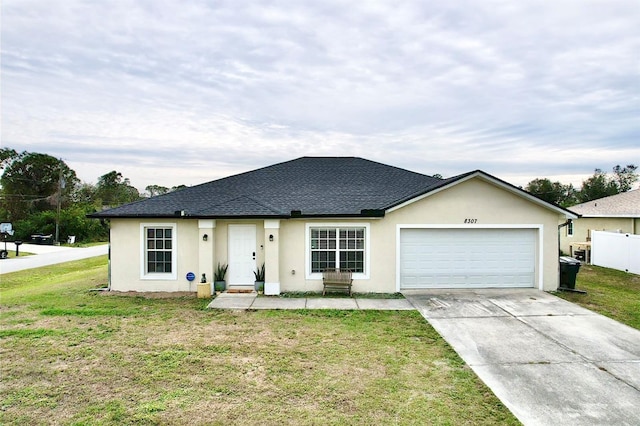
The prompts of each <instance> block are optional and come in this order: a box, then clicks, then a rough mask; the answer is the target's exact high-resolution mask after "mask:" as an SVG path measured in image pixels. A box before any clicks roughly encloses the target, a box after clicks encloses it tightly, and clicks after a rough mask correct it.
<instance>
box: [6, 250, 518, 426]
mask: <svg viewBox="0 0 640 426" xmlns="http://www.w3.org/2000/svg"><path fill="white" fill-rule="evenodd" d="M79 265H81V266H82V268H83V270H84V271H93V273H94V279H93V280H92V279H87V277H85V281H84V284H83V283H81V282H79V281H75V278H74V277H75V275H74V273H73V272H70V271H69V272H66V273H65V272H63V273H61V274H62V276H63V278H56V280H58V279H62V280H64V275H65V274H69V275H67V278H69V281H68V286H67V287H64V286H62V287H60V286H58V285H53V287H54V289H55V290H54V291H48V290H46V283H43V284H42V287H29V288H30V290H29V291H28V292H27V293H23V294H22V296H20V295H19V294H18V293H16V292H15V291H16V290H17V289H18V287H16V286H15V285H8V286H7V288H11V289H14V290H11V292H12V293H10V297H7V298H4V297H3V299H2V306H1V309H0V327H1V329H0V332H1V334H0V357H1V358H2V359H3V360H10V361H9V362H3V363H2V364H1V365H0V374H1V375H2V382H1V384H0V423H2V424H38V423H42V424H47V423H59V424H88V423H90V424H157V423H162V424H166V423H169V424H186V423H188V424H225V425H226V424H267V425H269V424H273V425H275V424H283V423H285V424H354V423H360V424H474V425H475V424H498V423H499V424H517V421H516V420H515V419H514V417H513V416H512V415H511V414H510V413H509V411H508V410H507V409H506V408H505V407H504V406H502V405H501V403H500V402H499V401H498V400H497V398H496V397H495V396H494V395H493V394H492V393H491V392H490V391H489V390H488V389H487V388H486V387H485V386H484V385H483V384H482V383H481V382H480V381H479V379H478V378H477V377H476V376H475V375H474V373H473V372H472V371H471V370H470V369H469V368H468V367H466V366H465V364H464V363H463V362H462V361H461V360H460V358H459V357H458V356H457V355H456V354H455V352H453V351H452V349H451V348H450V347H449V346H448V345H447V344H446V343H445V342H444V341H443V340H442V339H441V338H440V336H439V335H438V334H437V333H436V332H435V331H434V330H433V329H432V328H431V327H430V326H429V325H428V324H427V323H426V322H425V321H424V319H423V318H422V317H421V316H420V315H419V314H418V313H416V312H375V311H254V312H251V311H249V312H230V311H211V310H206V309H205V305H206V302H203V301H201V300H198V299H194V298H192V297H185V298H177V299H145V298H142V297H122V296H113V297H101V296H99V295H97V294H96V293H94V292H89V291H88V289H89V288H91V287H93V286H94V285H93V284H92V283H93V282H94V281H95V280H97V281H100V280H104V276H105V275H104V274H105V268H104V265H103V264H100V263H99V262H98V263H96V264H93V266H92V264H90V263H89V264H86V263H82V264H79ZM5 277H6V276H4V277H3V278H5ZM99 277H102V278H99ZM9 279H11V277H9ZM52 279H53V278H52ZM60 293H64V295H63V296H61V294H60ZM2 295H3V293H0V296H2Z"/></svg>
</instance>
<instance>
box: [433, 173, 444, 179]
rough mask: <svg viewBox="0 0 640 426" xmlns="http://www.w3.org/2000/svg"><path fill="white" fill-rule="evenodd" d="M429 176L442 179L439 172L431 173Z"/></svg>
mask: <svg viewBox="0 0 640 426" xmlns="http://www.w3.org/2000/svg"><path fill="white" fill-rule="evenodd" d="M431 177H434V178H436V179H442V175H441V174H440V173H436V174H435V175H431Z"/></svg>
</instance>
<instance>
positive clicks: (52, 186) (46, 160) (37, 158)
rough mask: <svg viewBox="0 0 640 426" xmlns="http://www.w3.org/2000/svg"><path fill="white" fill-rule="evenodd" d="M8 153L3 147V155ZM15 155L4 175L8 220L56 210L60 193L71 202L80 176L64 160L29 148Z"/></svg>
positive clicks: (61, 197)
mask: <svg viewBox="0 0 640 426" xmlns="http://www.w3.org/2000/svg"><path fill="white" fill-rule="evenodd" d="M13 152H15V151H13ZM6 153H7V151H3V155H5V154H6ZM11 158H13V160H12V161H11V160H9V161H7V163H6V165H5V168H4V173H3V174H2V177H0V184H1V185H2V201H3V207H4V209H5V210H6V212H7V215H8V216H9V217H8V218H6V219H7V220H14V221H15V220H19V219H23V218H24V217H26V216H27V215H29V214H31V213H35V212H39V211H45V210H53V209H55V207H57V202H58V197H60V200H61V203H62V204H63V206H66V205H67V204H68V202H69V194H70V193H72V192H73V190H74V188H75V186H76V185H77V184H78V182H79V180H78V178H77V177H76V172H75V171H73V170H71V169H70V168H69V167H68V166H67V165H66V164H65V163H64V161H62V160H59V159H57V158H55V157H52V156H50V155H47V154H39V153H26V152H25V153H22V154H19V155H17V156H13V157H11Z"/></svg>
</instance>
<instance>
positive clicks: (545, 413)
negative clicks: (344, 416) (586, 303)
mask: <svg viewBox="0 0 640 426" xmlns="http://www.w3.org/2000/svg"><path fill="white" fill-rule="evenodd" d="M404 294H405V296H406V297H407V299H408V300H410V301H411V303H412V304H413V305H414V306H415V307H416V308H417V309H418V310H419V311H420V312H421V313H422V315H423V316H424V317H425V318H426V319H427V320H428V321H429V323H430V324H431V325H432V326H433V327H434V328H435V329H436V331H438V333H440V335H441V336H442V337H443V338H444V339H445V340H446V341H447V342H448V343H449V344H450V345H451V346H452V347H453V349H454V350H455V351H456V352H457V353H458V354H459V355H460V356H461V357H462V359H464V361H465V362H466V363H467V364H468V365H469V366H470V367H471V368H472V369H473V370H474V371H475V373H476V374H477V375H478V376H479V377H480V378H481V379H482V380H483V381H484V382H485V383H486V384H487V386H489V387H490V388H491V390H492V391H493V392H494V393H495V394H496V396H498V398H500V400H501V401H502V402H503V403H504V404H505V406H506V407H507V408H509V410H511V412H512V413H513V414H514V415H515V416H516V417H517V418H518V419H519V420H520V421H521V422H522V423H524V424H525V425H601V424H610V425H639V424H640V331H639V330H636V329H634V328H631V327H628V326H626V325H624V324H621V323H619V322H617V321H614V320H612V319H610V318H607V317H604V316H602V315H599V314H596V313H594V312H592V311H590V310H587V309H584V308H582V307H580V306H577V305H575V304H573V303H570V302H567V301H565V300H563V299H560V298H558V297H555V296H553V295H550V294H548V293H544V292H542V291H538V290H529V289H522V290H476V291H472V290H460V291H455V290H433V291H428V292H424V291H422V292H405V293H404Z"/></svg>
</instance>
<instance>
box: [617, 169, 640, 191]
mask: <svg viewBox="0 0 640 426" xmlns="http://www.w3.org/2000/svg"><path fill="white" fill-rule="evenodd" d="M636 170H638V166H636V165H633V164H628V165H627V166H625V167H620V165H617V166H615V167H614V168H613V174H614V180H615V181H616V183H617V184H618V191H619V192H627V191H629V190H630V189H631V188H633V184H634V183H636V182H637V181H638V173H637V172H636Z"/></svg>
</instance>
